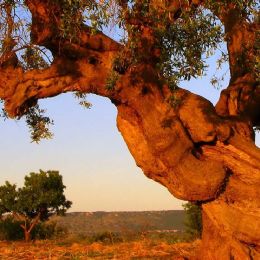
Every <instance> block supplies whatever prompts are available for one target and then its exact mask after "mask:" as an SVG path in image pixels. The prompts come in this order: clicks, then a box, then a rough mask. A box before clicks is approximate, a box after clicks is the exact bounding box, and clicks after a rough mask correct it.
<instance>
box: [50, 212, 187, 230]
mask: <svg viewBox="0 0 260 260" xmlns="http://www.w3.org/2000/svg"><path fill="white" fill-rule="evenodd" d="M184 216H185V213H184V211H183V210H167V211H141V212H139V211H138V212H103V211H98V212H73V213H67V214H66V215H65V216H64V217H59V216H56V217H54V218H53V219H52V220H54V221H56V222H57V223H58V225H59V226H62V227H65V228H66V229H67V230H68V231H69V232H70V233H85V234H87V233H89V234H91V233H99V232H106V231H109V232H140V231H153V230H179V231H183V230H184V223H183V222H184Z"/></svg>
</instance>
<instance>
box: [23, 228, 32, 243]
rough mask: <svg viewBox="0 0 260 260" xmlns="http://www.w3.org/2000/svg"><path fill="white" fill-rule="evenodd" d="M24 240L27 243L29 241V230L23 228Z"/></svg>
mask: <svg viewBox="0 0 260 260" xmlns="http://www.w3.org/2000/svg"><path fill="white" fill-rule="evenodd" d="M24 240H25V242H26V243H29V242H30V241H31V232H29V231H27V230H24Z"/></svg>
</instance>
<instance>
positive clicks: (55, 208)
mask: <svg viewBox="0 0 260 260" xmlns="http://www.w3.org/2000/svg"><path fill="white" fill-rule="evenodd" d="M65 188H66V187H65V186H64V185H63V182H62V176H61V175H60V174H59V172H58V171H47V172H45V171H42V170H40V172H39V173H30V174H29V176H25V181H24V186H23V187H22V188H18V189H17V187H16V184H10V183H9V182H8V181H6V183H5V185H3V186H0V214H1V215H2V214H4V213H10V214H12V216H13V217H14V218H15V219H17V220H19V221H22V222H23V223H22V224H21V225H20V226H21V228H22V229H23V231H24V238H25V241H26V242H28V241H30V235H31V231H32V229H33V228H34V227H35V226H36V225H37V224H38V223H39V222H40V221H45V220H48V218H49V217H50V216H51V215H53V214H59V215H63V214H64V213H65V212H66V210H67V209H68V208H70V207H71V204H72V202H71V201H68V200H66V198H65V195H64V189H65Z"/></svg>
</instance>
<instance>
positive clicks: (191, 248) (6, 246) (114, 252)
mask: <svg viewBox="0 0 260 260" xmlns="http://www.w3.org/2000/svg"><path fill="white" fill-rule="evenodd" d="M199 244H200V241H194V242H193V243H192V244H190V243H178V244H167V243H165V242H157V243H155V242H154V241H151V240H148V239H143V240H140V241H133V242H122V243H114V244H106V243H101V242H99V243H97V242H96V243H92V244H88V243H84V242H83V241H82V242H81V243H76V242H74V243H64V242H63V241H61V240H60V241H53V240H44V241H43V240H42V241H35V242H32V243H29V244H26V243H24V242H0V259H3V260H5V259H6V260H7V259H8V260H33V259H37V260H38V259H39V260H40V259H42V260H43V259H44V260H47V259H52V260H65V259H72V260H83V259H102V260H106V259H118V260H119V259H120V260H128V259H129V260H130V259H133V260H137V259H143V260H145V259H165V260H170V259H176V260H177V259H191V258H192V257H193V256H194V255H195V253H196V250H198V246H199Z"/></svg>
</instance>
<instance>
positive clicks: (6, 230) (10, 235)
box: [0, 217, 24, 240]
mask: <svg viewBox="0 0 260 260" xmlns="http://www.w3.org/2000/svg"><path fill="white" fill-rule="evenodd" d="M20 224H21V222H19V221H16V220H14V219H13V218H12V217H6V218H5V219H2V220H1V221H0V239H1V240H20V239H23V237H24V234H23V230H22V229H21V227H20Z"/></svg>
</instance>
